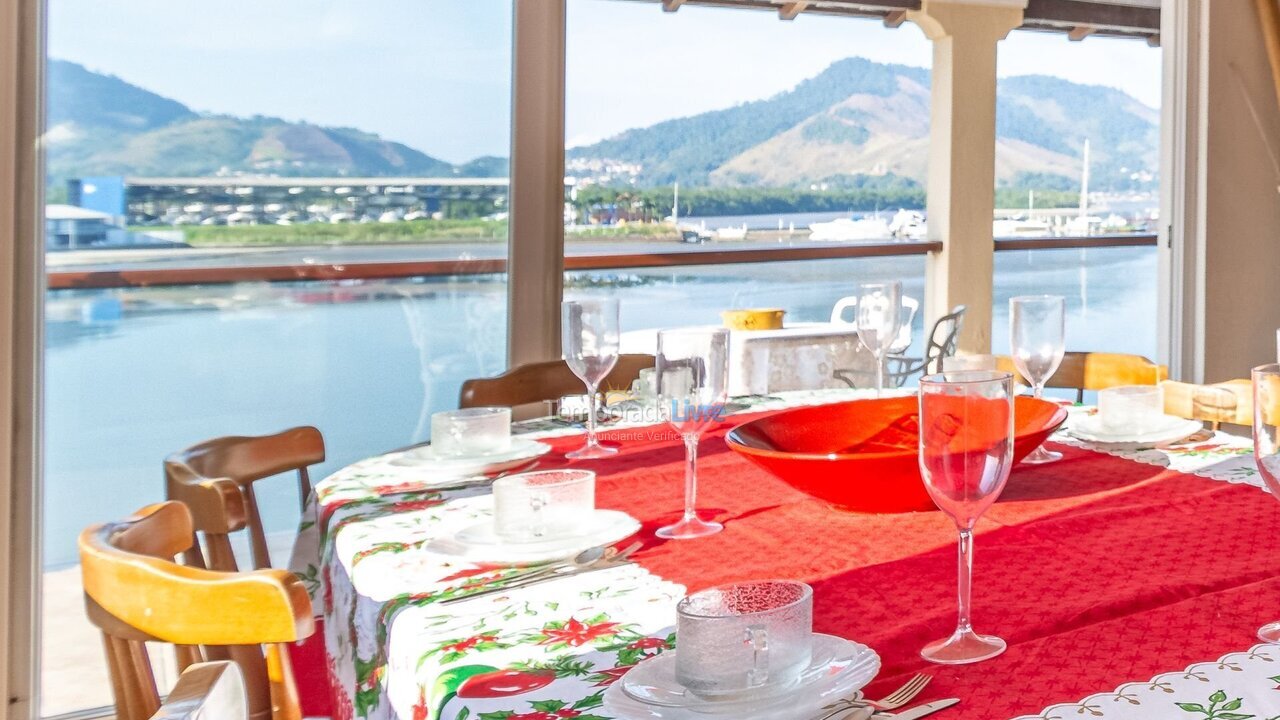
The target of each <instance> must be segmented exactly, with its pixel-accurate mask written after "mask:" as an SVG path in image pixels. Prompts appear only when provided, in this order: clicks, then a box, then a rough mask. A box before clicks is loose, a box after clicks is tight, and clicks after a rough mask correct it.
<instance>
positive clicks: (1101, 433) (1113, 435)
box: [1067, 415, 1204, 446]
mask: <svg viewBox="0 0 1280 720" xmlns="http://www.w3.org/2000/svg"><path fill="white" fill-rule="evenodd" d="M1203 429H1204V423H1202V422H1200V421H1199V420H1186V419H1183V418H1180V417H1174V416H1172V415H1165V416H1164V419H1163V421H1162V422H1161V424H1160V425H1159V426H1158V427H1156V428H1153V429H1151V430H1150V431H1148V432H1144V433H1117V432H1115V431H1113V430H1108V429H1107V428H1106V427H1105V426H1104V425H1103V424H1102V420H1101V419H1100V418H1099V417H1098V416H1097V415H1080V416H1077V417H1074V418H1072V419H1071V423H1070V424H1069V425H1068V426H1067V432H1068V433H1070V434H1071V435H1072V436H1073V437H1075V438H1077V439H1079V440H1084V441H1085V442H1091V443H1099V444H1105V445H1146V446H1154V445H1163V444H1165V443H1172V442H1177V441H1179V440H1182V439H1184V438H1187V437H1190V436H1192V435H1195V434H1196V433H1198V432H1200V431H1201V430H1203Z"/></svg>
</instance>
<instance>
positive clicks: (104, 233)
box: [44, 205, 125, 250]
mask: <svg viewBox="0 0 1280 720" xmlns="http://www.w3.org/2000/svg"><path fill="white" fill-rule="evenodd" d="M44 222H45V242H46V245H47V247H48V249H50V250H72V249H76V248H86V247H94V246H101V245H106V244H108V243H110V242H111V240H112V238H111V235H112V232H113V231H115V232H120V233H123V232H125V230H124V228H122V227H120V226H119V225H116V224H115V217H114V216H112V215H109V214H107V213H104V212H98V211H97V210H89V209H87V208H82V207H76V206H74V205H46V206H45V209H44Z"/></svg>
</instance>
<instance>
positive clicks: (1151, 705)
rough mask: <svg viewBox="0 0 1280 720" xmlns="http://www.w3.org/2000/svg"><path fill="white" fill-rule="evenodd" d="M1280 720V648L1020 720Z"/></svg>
mask: <svg viewBox="0 0 1280 720" xmlns="http://www.w3.org/2000/svg"><path fill="white" fill-rule="evenodd" d="M1077 718H1091V719H1092V720H1280V645H1270V644H1262V645H1255V646H1254V647H1253V648H1251V649H1250V650H1248V651H1245V652H1237V653H1230V654H1228V655H1224V656H1223V657H1222V658H1220V659H1218V660H1217V661H1216V662H1204V663H1197V664H1195V665H1192V666H1190V667H1188V668H1187V669H1186V670H1184V671H1182V672H1171V673H1165V674H1163V675H1158V676H1156V677H1154V678H1152V679H1151V680H1149V681H1147V682H1135V683H1128V684H1125V685H1121V686H1120V687H1118V688H1116V690H1115V691H1114V692H1108V693H1099V694H1097V695H1090V696H1089V697H1087V698H1085V699H1083V700H1081V701H1080V702H1076V703H1067V704H1062V705H1053V706H1051V707H1048V708H1046V709H1045V710H1044V712H1042V713H1040V714H1039V715H1023V716H1021V717H1018V718H1015V719H1014V720H1068V719H1071V720H1075V719H1077Z"/></svg>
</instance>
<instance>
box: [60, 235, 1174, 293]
mask: <svg viewBox="0 0 1280 720" xmlns="http://www.w3.org/2000/svg"><path fill="white" fill-rule="evenodd" d="M1155 244H1156V236H1155V235H1104V236H1095V237H1080V238H1008V239H998V240H996V242H995V249H996V250H997V251H1005V250H1050V249H1055V250H1061V249H1070V248H1104V247H1136V246H1154V245H1155ZM941 249H942V243H940V242H936V241H909V242H882V243H858V244H849V245H806V246H799V247H783V248H748V249H740V250H692V249H691V250H684V251H677V252H660V253H610V254H597V255H567V256H566V257H565V259H564V268H565V270H619V269H626V268H647V267H692V266H698V265H730V264H742V263H766V262H784V261H800V260H833V259H844V258H862V257H888V256H907V255H925V254H928V253H931V252H937V251H939V250H941ZM506 269H507V261H506V258H471V259H465V258H460V259H456V260H420V261H407V262H403V261H402V262H359V263H330V264H321V263H314V264H313V263H306V264H292V265H243V266H241V265H235V266H222V267H186V268H182V267H179V268H146V269H132V270H71V271H51V272H49V273H48V288H49V289H50V290H72V289H107V288H130V287H155V286H175V285H227V284H232V283H241V282H298V281H308V280H316V281H341V280H384V279H394V278H410V277H441V276H451V275H453V276H456V275H490V274H494V273H502V272H506Z"/></svg>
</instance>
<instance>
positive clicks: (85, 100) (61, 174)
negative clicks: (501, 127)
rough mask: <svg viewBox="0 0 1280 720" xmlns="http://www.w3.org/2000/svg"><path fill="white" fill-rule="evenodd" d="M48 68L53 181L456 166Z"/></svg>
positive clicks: (442, 171)
mask: <svg viewBox="0 0 1280 720" xmlns="http://www.w3.org/2000/svg"><path fill="white" fill-rule="evenodd" d="M48 71H49V130H48V132H47V134H46V136H45V138H46V147H47V151H48V158H49V175H50V180H51V182H52V183H53V184H55V185H58V184H60V181H61V180H63V179H65V178H67V177H75V176H83V175H126V174H127V175H215V174H228V173H253V174H261V173H270V174H274V175H293V176H302V175H338V176H362V175H364V176H386V175H417V176H433V177H440V176H449V175H453V174H455V171H456V170H458V169H456V168H455V167H454V166H453V165H451V164H450V163H447V162H445V161H443V160H439V159H437V158H434V157H431V156H430V155H427V154H425V153H422V152H419V151H418V150H414V149H413V148H411V147H408V146H407V145H403V144H401V143H397V142H391V141H388V140H384V139H382V138H380V137H378V136H377V135H374V134H371V133H367V132H362V131H360V130H356V129H353V128H338V127H324V126H320V125H312V124H309V123H295V122H288V121H285V120H281V119H279V118H270V117H261V116H255V117H252V118H238V117H232V116H229V115H208V114H200V113H196V112H194V111H192V110H191V109H190V108H188V107H187V106H185V105H183V104H182V103H179V102H177V101H174V100H170V99H168V98H165V97H162V96H160V95H157V94H155V93H153V92H150V91H148V90H144V89H142V88H140V87H137V86H136V85H131V84H129V83H127V82H125V81H124V80H121V79H119V78H116V77H112V76H109V75H102V74H99V73H95V72H92V71H90V70H87V69H85V68H84V67H82V66H80V65H77V64H75V63H71V62H67V61H64V60H50V61H49V66H48ZM504 163H505V161H504ZM493 165H494V163H491V162H490V163H487V164H486V163H481V165H480V166H478V167H469V168H467V169H466V170H467V172H466V173H465V174H466V175H467V176H469V177H475V176H476V173H477V172H483V171H485V170H486V168H489V169H492V168H490V167H489V166H493ZM503 168H505V164H504V165H503ZM503 171H504V172H505V170H503ZM458 174H463V173H461V172H459V173H458Z"/></svg>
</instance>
